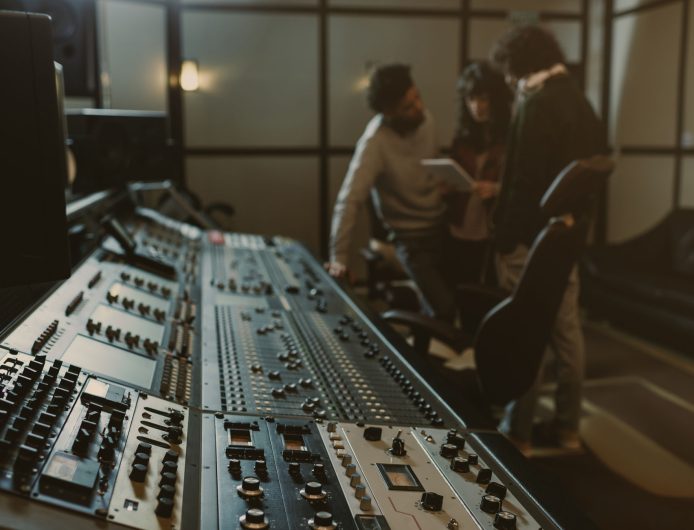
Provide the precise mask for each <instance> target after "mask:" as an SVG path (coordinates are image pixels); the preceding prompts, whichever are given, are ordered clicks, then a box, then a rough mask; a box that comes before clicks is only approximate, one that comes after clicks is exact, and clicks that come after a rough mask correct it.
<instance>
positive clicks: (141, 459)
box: [133, 453, 149, 467]
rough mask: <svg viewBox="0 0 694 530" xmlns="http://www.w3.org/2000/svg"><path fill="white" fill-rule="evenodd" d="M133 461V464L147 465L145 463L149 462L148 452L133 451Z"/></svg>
mask: <svg viewBox="0 0 694 530" xmlns="http://www.w3.org/2000/svg"><path fill="white" fill-rule="evenodd" d="M133 463H134V464H142V465H144V466H145V467H147V464H148V463H149V454H147V453H135V460H134V462H133Z"/></svg>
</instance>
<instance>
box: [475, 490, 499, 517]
mask: <svg viewBox="0 0 694 530" xmlns="http://www.w3.org/2000/svg"><path fill="white" fill-rule="evenodd" d="M480 508H482V511H483V512H487V513H496V512H498V511H499V510H501V499H500V498H499V497H497V496H496V495H489V494H487V495H484V496H483V497H482V502H481V503H480Z"/></svg>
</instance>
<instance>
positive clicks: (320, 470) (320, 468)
mask: <svg viewBox="0 0 694 530" xmlns="http://www.w3.org/2000/svg"><path fill="white" fill-rule="evenodd" d="M311 473H313V476H314V477H325V466H324V465H323V464H314V465H313V469H312V470H311Z"/></svg>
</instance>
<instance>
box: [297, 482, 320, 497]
mask: <svg viewBox="0 0 694 530" xmlns="http://www.w3.org/2000/svg"><path fill="white" fill-rule="evenodd" d="M299 493H301V496H302V497H304V498H305V499H307V500H309V501H322V500H323V499H325V497H326V493H325V491H324V490H323V485H322V484H321V483H320V482H313V481H312V482H307V483H306V486H304V488H303V489H302V490H301V491H300V492H299Z"/></svg>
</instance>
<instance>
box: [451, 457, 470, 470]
mask: <svg viewBox="0 0 694 530" xmlns="http://www.w3.org/2000/svg"><path fill="white" fill-rule="evenodd" d="M451 469H452V470H453V471H456V472H458V473H467V472H469V471H470V462H469V461H468V459H467V458H463V457H462V456H456V457H455V458H454V459H453V460H451Z"/></svg>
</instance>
